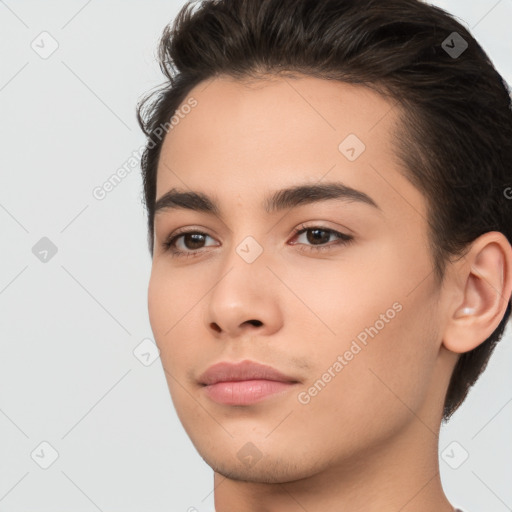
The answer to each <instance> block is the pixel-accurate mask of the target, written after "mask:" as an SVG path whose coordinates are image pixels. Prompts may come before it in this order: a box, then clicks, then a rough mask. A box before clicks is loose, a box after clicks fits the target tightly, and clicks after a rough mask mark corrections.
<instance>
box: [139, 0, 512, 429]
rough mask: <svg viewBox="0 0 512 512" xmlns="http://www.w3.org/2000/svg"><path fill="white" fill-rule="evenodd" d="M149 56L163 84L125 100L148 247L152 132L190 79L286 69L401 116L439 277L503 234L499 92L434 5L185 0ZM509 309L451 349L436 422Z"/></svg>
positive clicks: (398, 143)
mask: <svg viewBox="0 0 512 512" xmlns="http://www.w3.org/2000/svg"><path fill="white" fill-rule="evenodd" d="M195 7H197V8H195ZM454 32H456V33H457V35H454V34H453V33H454ZM454 37H455V38H456V39H454ZM454 41H457V44H458V45H459V52H458V53H460V49H461V48H462V49H463V48H464V47H465V45H466V44H467V48H465V49H463V51H462V53H461V54H459V55H454V53H453V52H449V49H450V48H454V47H455V42H454ZM159 63H160V67H161V69H162V71H163V73H164V74H165V76H166V82H165V83H164V84H163V86H161V87H160V88H159V89H158V90H157V91H155V92H152V93H150V94H148V95H146V96H145V97H144V98H143V99H142V100H141V101H140V102H139V104H138V105H137V117H138V121H139V124H140V126H141V128H142V130H143V131H144V133H145V134H146V136H147V137H148V144H147V146H146V148H145V151H144V153H143V155H142V161H141V166H142V173H143V182H144V201H145V206H146V209H147V214H148V242H149V248H150V252H151V254H152V253H153V221H154V205H155V199H156V197H155V196H156V173H157V165H158V159H159V154H160V149H161V146H162V142H163V141H162V140H161V139H160V137H158V142H156V143H155V139H156V138H157V137H155V134H156V133H158V131H157V130H158V129H159V127H161V126H162V125H164V124H165V123H166V122H167V123H168V122H169V119H170V118H171V117H172V116H173V114H174V113H175V112H176V110H177V109H178V107H179V106H180V104H181V103H182V102H183V101H184V99H185V98H186V96H187V95H188V93H189V92H190V90H191V89H192V88H193V87H195V86H196V85H198V84H199V83H200V82H201V81H203V80H206V79H209V78H214V77H216V76H220V75H225V76H230V77H234V78H237V79H240V80H250V79H259V78H264V75H265V74H270V75H272V74H273V75H286V74H293V73H296V74H299V75H307V76H314V77H317V78H321V79H331V80H338V81H341V82H347V83H353V84H360V85H364V86H367V87H371V88H372V89H374V90H376V91H377V92H379V93H380V94H382V95H384V96H385V97H387V98H389V99H391V100H392V101H393V103H395V104H396V106H397V107H398V109H397V111H398V112H399V115H400V120H401V126H400V130H399V133H396V134H394V141H393V142H394V145H395V148H396V154H397V156H398V157H399V159H400V161H401V162H403V164H404V168H405V169H406V170H407V172H406V174H405V177H406V178H407V179H408V180H409V181H410V182H411V183H412V184H413V185H415V186H416V187H417V188H418V190H420V191H421V192H422V193H423V194H424V196H425V197H426V200H427V204H428V219H427V220H428V225H429V240H430V246H431V251H432V261H433V269H434V273H435V276H436V278H437V279H438V282H439V283H441V281H442V279H443V276H444V273H445V266H446V262H447V261H449V259H450V258H451V257H461V256H463V255H464V254H465V251H467V250H468V249H469V244H470V243H471V242H472V241H474V240H475V239H476V238H477V237H478V236H480V235H482V234H483V233H486V232H488V231H500V232H502V233H503V234H504V235H505V236H506V238H507V239H508V241H509V242H511V241H512V222H511V220H512V200H511V199H510V198H507V195H506V194H505V191H506V190H512V189H510V188H509V187H510V186H511V185H512V107H511V98H510V88H509V86H508V85H507V83H506V82H505V81H504V79H503V78H502V77H501V75H500V74H499V73H498V72H497V71H496V69H495V68H494V67H493V65H492V63H491V61H490V59H489V57H488V56H487V54H486V53H485V52H484V50H483V49H482V48H481V47H480V45H479V44H478V43H477V41H476V40H475V39H474V38H473V37H472V35H471V34H470V33H469V32H468V30H467V29H466V28H464V26H463V25H461V24H460V23H459V22H458V21H456V20H455V18H454V17H453V16H452V15H450V14H449V13H447V12H446V11H444V10H442V9H440V8H438V7H435V6H432V5H429V4H426V3H424V2H421V1H419V0H386V1H383V0H380V1H379V0H203V1H200V2H188V3H187V4H185V5H184V6H183V8H182V9H181V10H180V12H179V14H178V16H177V17H176V19H175V21H174V23H173V24H172V25H169V26H167V27H166V28H165V29H164V31H163V34H162V38H161V41H160V46H159ZM160 130H161V128H160ZM511 243H512V242H511ZM510 309H511V303H510V300H509V303H508V307H507V310H506V312H505V315H504V317H503V319H502V320H501V322H500V324H499V326H498V327H497V329H496V330H495V331H494V332H493V333H492V335H491V336H490V337H489V338H488V339H487V340H485V341H484V342H483V343H481V344H480V345H479V346H478V347H476V348H475V349H473V350H471V351H470V352H467V353H464V354H462V355H461V356H460V357H459V360H458V362H457V364H456V367H455V369H454V372H453V375H452V377H451V381H450V385H449V388H448V390H447V395H446V398H445V404H444V410H443V419H444V420H445V421H446V420H448V419H449V418H450V416H451V415H452V414H453V412H455V410H456V409H457V408H458V407H459V406H460V404H461V403H462V402H463V401H464V399H465V398H466V395H467V393H468V391H469V389H470V388H471V386H472V385H473V384H474V383H475V382H476V380H477V379H478V377H479V376H480V374H481V373H482V372H483V370H484V369H485V367H486V366H487V362H488V360H489V357H490V355H491V353H492V352H493V350H494V347H495V346H496V344H497V343H498V341H499V340H500V339H501V337H502V335H503V332H504V329H505V326H506V323H507V321H508V319H509V317H510Z"/></svg>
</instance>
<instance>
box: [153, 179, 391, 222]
mask: <svg viewBox="0 0 512 512" xmlns="http://www.w3.org/2000/svg"><path fill="white" fill-rule="evenodd" d="M332 199H336V200H341V201H346V202H358V203H361V204H366V205H369V206H371V207H373V208H376V209H377V210H380V211H382V210H381V208H380V207H379V205H378V204H377V203H376V202H375V201H374V200H373V199H372V198H371V197H370V196H369V195H367V194H365V193H364V192H361V191H360V190H356V189H354V188H352V187H349V186H347V185H344V184H343V183H340V182H330V183H329V182H328V183H319V184H315V185H311V184H304V185H295V186H293V187H290V188H285V189H281V190H277V191H275V192H273V193H272V194H271V195H270V196H268V197H266V198H265V199H264V201H263V208H264V209H265V211H266V212H267V213H269V214H270V213H273V212H277V211H281V210H284V209H287V208H296V207H298V206H302V205H306V204H312V203H318V202H321V201H328V200H332ZM180 208H183V209H187V210H194V211H198V212H204V213H209V214H212V215H216V216H219V217H220V213H221V212H220V207H219V203H218V202H217V200H216V199H214V198H212V197H209V196H208V195H206V194H204V193H202V192H195V191H188V192H185V191H180V190H178V189H175V188H173V189H171V190H169V191H168V192H166V193H165V194H164V195H163V196H162V197H160V198H159V199H158V201H156V202H155V208H154V214H155V215H156V214H157V213H159V212H163V211H164V210H165V211H166V210H170V209H180Z"/></svg>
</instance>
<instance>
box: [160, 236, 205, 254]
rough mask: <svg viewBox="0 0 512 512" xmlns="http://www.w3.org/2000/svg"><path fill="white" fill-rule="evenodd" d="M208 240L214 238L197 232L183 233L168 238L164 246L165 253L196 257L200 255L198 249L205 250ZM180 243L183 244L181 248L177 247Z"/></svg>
mask: <svg viewBox="0 0 512 512" xmlns="http://www.w3.org/2000/svg"><path fill="white" fill-rule="evenodd" d="M206 238H212V237H210V236H209V235H207V234H206V233H203V232H201V231H197V230H189V231H181V232H179V233H175V234H173V235H171V236H170V237H169V238H167V239H166V240H165V241H164V242H163V243H162V246H163V248H164V251H166V252H170V253H171V254H172V255H173V256H185V257H190V256H196V255H198V254H199V252H198V249H202V248H203V244H204V241H205V239H206ZM180 239H182V240H180ZM212 240H213V238H212ZM178 242H181V248H179V247H177V246H178V245H180V244H179V243H178Z"/></svg>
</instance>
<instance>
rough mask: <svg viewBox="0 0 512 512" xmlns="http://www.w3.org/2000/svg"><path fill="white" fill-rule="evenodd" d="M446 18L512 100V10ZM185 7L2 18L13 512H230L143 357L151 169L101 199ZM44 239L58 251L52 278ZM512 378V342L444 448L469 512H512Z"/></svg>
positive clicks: (3, 416) (471, 10)
mask: <svg viewBox="0 0 512 512" xmlns="http://www.w3.org/2000/svg"><path fill="white" fill-rule="evenodd" d="M435 4H436V5H439V6H441V7H443V8H445V9H447V10H448V11H450V12H453V13H454V14H456V15H457V16H459V17H460V18H461V20H462V21H463V22H464V23H465V24H466V26H467V27H468V28H470V29H471V30H472V32H473V34H474V35H475V36H476V38H477V39H478V40H479V41H480V43H481V44H482V45H483V47H484V48H485V49H486V51H487V52H488V53H489V55H490V57H491V59H492V60H493V62H494V63H495V65H496V67H497V69H498V70H499V71H500V72H501V73H502V75H503V76H504V77H505V78H506V79H507V80H508V81H509V83H512V33H511V21H512V0H501V1H496V0H492V1H483V0H482V1H473V2H468V1H464V0H446V1H437V2H435ZM181 5H183V2H182V1H181V0H172V1H171V0H168V1H156V0H153V1H147V2H142V1H140V2H126V1H125V2H121V1H120V0H116V1H112V0H109V1H103V2H100V1H99V0H92V1H91V0H89V1H70V0H68V1H64V0H60V1H52V2H50V1H46V2H42V1H40V0H38V1H18V2H15V1H14V0H5V1H0V39H1V50H0V51H1V56H2V58H1V66H0V107H1V123H0V140H1V146H0V148H1V151H0V172H1V185H2V186H1V188H0V236H1V239H0V240H1V242H0V244H1V253H0V254H1V265H0V343H1V357H0V434H1V436H0V512H2V511H3V512H21V511H23V512H27V511H28V510H30V511H32V512H43V511H57V510H72V511H74V512H79V511H83V512H89V511H91V512H92V511H95V510H100V511H105V512H107V511H123V512H132V511H133V512H135V511H141V510H144V511H146V512H153V511H155V512H162V511H171V510H172V511H187V510H189V508H190V507H195V508H196V509H197V510H199V511H204V510H212V509H213V494H212V489H213V474H212V472H211V470H210V468H209V467H208V466H207V465H206V464H205V463H204V462H203V460H202V459H201V458H200V456H199V455H198V454H197V453H196V451H195V449H194V447H193V446H192V444H191V442H190V441H189V439H188V437H187V436H186V434H185V432H184V430H183V429H182V427H181V424H180V423H179V420H178V419H177V416H176V414H175V412H174V409H173V407H172V402H171V399H170V396H169V393H168V389H167V384H166V381H165V378H164V373H163V370H162V367H161V364H160V360H159V359H156V360H155V361H154V363H153V364H151V365H149V366H145V365H144V364H142V363H141V362H140V360H139V359H137V358H136V357H135V355H134V353H133V351H134V350H135V349H136V347H137V346H138V345H139V344H140V343H141V342H142V340H144V339H146V338H150V339H152V333H151V328H150V325H149V320H148V315H147V282H148V278H149V272H150V266H151V260H150V257H149V253H148V250H147V246H146V231H145V217H144V211H143V208H142V203H141V200H142V182H141V177H140V169H139V166H138V164H137V165H135V166H133V160H132V167H131V169H132V170H131V172H130V173H129V174H128V175H127V176H126V177H125V179H124V180H123V181H122V182H121V183H120V184H119V185H118V186H117V187H116V188H115V189H114V190H112V191H111V192H110V193H109V194H107V196H106V197H105V198H104V199H103V200H97V199H95V197H94V196H93V194H92V191H93V189H94V188H95V187H97V186H101V185H102V184H103V183H104V182H105V181H106V180H108V178H109V177H110V176H111V175H112V174H113V173H114V172H116V170H117V169H119V168H120V167H122V166H123V165H125V164H127V162H129V159H130V157H131V156H132V155H133V152H134V151H138V150H139V148H140V147H141V146H142V145H143V144H144V137H143V135H142V133H141V132H140V130H139V128H138V125H137V123H136V119H135V104H136V102H137V100H138V99H139V98H140V97H141V95H142V94H143V93H144V92H146V91H148V90H149V89H150V88H151V87H153V86H155V85H157V84H159V83H160V82H161V80H162V76H161V75H160V71H159V69H158V66H157V64H156V60H155V55H156V45H157V41H158V38H159V36H160V33H161V31H162V29H163V27H164V25H165V24H166V23H168V22H169V21H171V20H172V19H173V18H174V16H175V14H176V13H177V11H178V9H179V8H180V7H181ZM43 31H47V32H48V33H49V34H51V37H52V38H54V39H55V40H56V41H57V43H58V45H59V47H58V49H57V50H56V51H55V52H54V53H53V54H52V55H51V56H50V57H48V58H47V59H43V58H41V57H40V56H39V54H38V53H36V52H35V51H34V50H33V49H32V47H31V44H32V41H34V40H36V43H37V41H40V40H39V39H37V38H38V36H39V34H40V33H41V32H43ZM42 44H43V43H39V45H40V46H42ZM44 45H45V48H46V49H48V48H49V47H50V46H49V45H50V41H49V40H48V39H47V40H46V42H45V43H44ZM41 51H42V50H41ZM128 165H129V164H128ZM127 168H130V167H127ZM42 237H48V238H49V239H50V240H51V241H52V242H53V244H55V246H56V247H57V250H58V252H57V253H56V254H55V256H53V257H52V258H51V259H49V261H47V262H46V263H43V262H41V261H40V260H39V259H38V258H36V256H35V255H34V254H33V252H32V247H33V246H34V245H35V244H36V243H37V242H38V241H39V240H40V239H41V238H42ZM146 343H147V342H146ZM511 369H512V339H511V332H510V327H508V328H507V335H506V337H505V338H504V339H503V341H502V342H501V344H500V346H499V348H498V349H497V350H496V352H495V355H494V356H493V357H492V359H491V362H490V364H489V367H488V369H487V371H486V373H485V374H484V375H483V377H482V378H481V379H480V382H479V383H478V384H477V386H476V387H475V388H474V389H473V391H472V392H471V393H470V395H469V397H468V399H467V401H466V402H465V404H464V405H463V407H462V409H461V410H460V411H459V412H457V413H456V414H455V416H454V417H453V419H452V420H451V422H450V423H449V424H448V425H447V426H445V427H443V430H442V432H441V435H440V454H441V453H445V456H444V457H443V456H441V460H440V465H441V477H442V480H443V484H444V486H445V489H446V492H447V495H448V497H449V498H450V499H451V500H452V502H453V503H454V504H456V505H458V506H461V507H462V508H464V509H465V510H466V511H467V512H483V511H485V512H506V511H510V510H512V487H511V485H510V484H511V483H512V462H511V461H512V441H511V432H512V371H511ZM43 441H46V442H47V443H49V444H50V445H51V446H52V447H53V448H54V449H55V450H56V451H57V452H58V458H57V460H56V461H55V462H54V463H53V464H52V465H51V466H50V467H49V468H48V469H42V468H41V467H40V465H39V464H42V463H44V462H45V461H46V462H48V461H50V457H51V450H50V449H49V448H48V447H45V445H43V446H40V443H42V442H43ZM454 441H455V442H456V443H459V444H460V446H462V447H463V448H464V449H465V450H466V451H467V452H468V454H469V458H468V459H467V460H466V461H465V462H464V463H463V464H462V465H461V466H460V467H459V468H458V469H452V468H451V467H450V466H449V464H448V463H447V462H446V461H445V459H446V460H450V462H451V464H452V465H454V463H453V461H454V460H458V459H459V458H460V456H461V450H462V448H461V447H460V446H459V444H457V445H451V446H450V447H449V448H448V450H447V451H446V452H444V450H445V448H446V447H448V446H449V445H450V443H452V442H454ZM452 449H453V451H452ZM446 454H448V456H446ZM450 457H451V458H450ZM36 461H37V462H36ZM190 510H192V509H190Z"/></svg>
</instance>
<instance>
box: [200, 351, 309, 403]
mask: <svg viewBox="0 0 512 512" xmlns="http://www.w3.org/2000/svg"><path fill="white" fill-rule="evenodd" d="M198 380H199V383H200V384H201V385H202V386H203V387H202V388H201V389H202V390H204V391H203V392H204V393H205V394H206V396H207V397H208V398H209V399H211V400H213V401H214V402H217V403H219V404H223V405H237V406H242V405H245V406H247V405H251V404H254V403H257V402H260V401H262V400H264V399H266V398H269V397H270V396H275V395H281V394H284V393H286V392H287V391H289V390H290V389H292V388H294V387H295V386H296V385H297V384H298V383H299V381H298V380H296V379H294V378H293V377H291V376H288V375H285V374H283V373H281V372H280V371H278V370H276V369H275V368H272V367H271V366H267V365H263V364H260V363H256V362H254V361H249V360H245V361H241V362H239V363H229V362H222V363H217V364H214V365H213V366H210V368H208V370H206V372H204V373H203V374H202V375H201V376H200V377H199V379H198Z"/></svg>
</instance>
